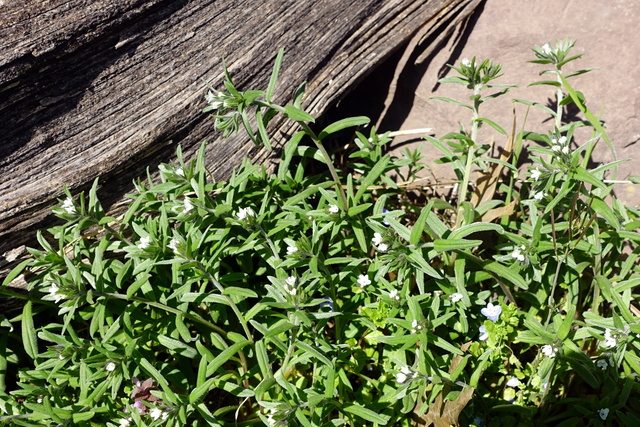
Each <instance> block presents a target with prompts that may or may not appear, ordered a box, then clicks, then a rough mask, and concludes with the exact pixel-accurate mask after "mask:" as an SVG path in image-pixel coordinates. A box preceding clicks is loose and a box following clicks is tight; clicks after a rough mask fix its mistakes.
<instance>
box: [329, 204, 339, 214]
mask: <svg viewBox="0 0 640 427" xmlns="http://www.w3.org/2000/svg"><path fill="white" fill-rule="evenodd" d="M338 212H340V208H338V206H337V205H329V213H332V214H337V213H338Z"/></svg>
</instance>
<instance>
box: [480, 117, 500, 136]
mask: <svg viewBox="0 0 640 427" xmlns="http://www.w3.org/2000/svg"><path fill="white" fill-rule="evenodd" d="M477 121H478V122H481V123H486V124H488V125H489V126H491V127H492V128H494V129H495V130H496V131H498V132H499V133H501V134H502V135H504V136H507V132H506V131H505V130H504V129H502V127H501V126H500V125H499V124H497V123H496V122H494V121H492V120H489V119H485V118H479V119H477Z"/></svg>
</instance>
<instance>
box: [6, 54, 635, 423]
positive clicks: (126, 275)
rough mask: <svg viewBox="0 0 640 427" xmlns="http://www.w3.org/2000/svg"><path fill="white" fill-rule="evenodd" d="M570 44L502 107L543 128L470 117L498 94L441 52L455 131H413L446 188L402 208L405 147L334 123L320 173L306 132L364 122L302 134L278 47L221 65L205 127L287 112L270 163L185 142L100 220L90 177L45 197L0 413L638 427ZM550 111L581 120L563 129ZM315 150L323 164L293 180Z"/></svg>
mask: <svg viewBox="0 0 640 427" xmlns="http://www.w3.org/2000/svg"><path fill="white" fill-rule="evenodd" d="M572 46H573V43H572V42H569V41H562V42H558V43H557V44H556V45H555V46H554V47H551V46H550V45H548V44H546V45H544V46H542V47H536V48H534V53H535V55H536V59H535V60H534V61H533V62H537V63H539V64H542V65H544V66H547V67H549V69H548V70H546V71H543V73H541V74H542V75H544V76H551V77H552V79H551V80H544V81H541V82H537V84H544V85H550V86H552V87H553V88H554V91H555V94H556V97H555V105H551V106H545V105H541V104H538V103H534V102H529V101H524V100H516V102H520V103H524V104H526V105H529V106H531V107H533V108H540V109H542V110H543V111H545V112H547V113H548V114H549V115H550V116H551V117H552V119H553V128H552V129H550V130H549V132H548V133H547V134H541V133H535V132H528V131H524V130H523V131H520V132H516V130H515V125H514V126H513V129H512V130H511V132H507V131H505V130H504V129H503V128H502V127H501V126H500V125H499V124H497V123H495V122H493V121H491V120H489V119H486V118H483V117H482V116H481V114H480V110H481V106H482V104H483V103H484V102H486V101H489V100H491V99H492V98H495V97H496V96H501V95H504V94H505V93H507V91H508V90H509V86H505V85H495V84H494V80H495V79H497V78H498V77H500V71H501V67H500V66H499V65H496V64H493V63H492V62H491V61H489V60H486V61H478V60H476V58H473V59H471V60H467V59H465V60H463V61H461V63H460V64H458V66H456V67H452V68H453V70H454V71H456V72H457V73H458V76H457V77H449V78H446V79H443V81H445V82H450V83H457V84H463V85H464V86H466V87H468V88H469V90H470V93H471V95H470V98H469V101H458V100H450V99H446V101H449V102H454V103H456V104H459V105H461V106H462V107H464V108H466V109H468V110H469V111H470V112H471V122H470V126H469V130H465V129H461V130H460V131H457V132H452V133H449V134H447V135H444V136H442V137H440V138H434V137H425V139H426V142H427V143H430V144H433V145H435V146H436V147H438V148H439V149H440V151H441V152H442V158H441V159H439V161H440V162H446V163H449V164H450V165H451V166H452V168H453V170H454V172H455V174H456V176H457V178H458V180H459V182H460V185H459V186H458V191H457V193H456V194H452V195H450V196H449V197H440V196H439V195H437V194H432V195H430V197H429V198H428V199H427V200H426V201H425V202H424V203H423V204H420V203H415V202H410V200H413V198H411V197H410V194H409V193H410V192H411V191H412V190H410V189H408V188H407V187H406V186H401V185H398V184H397V183H396V182H394V181H393V180H391V179H390V178H389V175H390V174H391V173H396V174H405V175H403V177H405V178H407V179H413V178H415V172H416V171H418V170H420V169H421V168H424V167H425V165H424V164H423V163H421V156H420V154H419V153H418V152H413V153H412V152H407V153H406V155H405V156H403V157H393V156H391V155H389V154H385V153H384V147H385V144H387V143H388V142H389V141H390V137H389V135H388V134H378V133H377V131H376V130H375V129H370V130H369V132H368V133H367V134H364V133H361V132H360V131H355V140H354V143H355V145H356V146H357V151H355V152H353V153H352V154H351V157H350V161H351V163H349V164H344V165H340V167H337V166H336V165H334V164H333V163H332V161H331V158H330V155H329V153H328V152H327V150H326V149H325V144H326V141H327V138H329V137H332V136H334V135H336V134H337V133H338V132H341V131H344V130H345V129H348V128H352V127H356V126H365V125H366V124H367V123H368V119H366V118H364V117H355V118H349V119H345V120H341V121H338V122H336V123H333V124H330V125H328V126H326V127H324V128H323V129H321V130H319V128H317V126H314V121H315V120H314V118H313V117H312V116H311V115H310V114H309V113H307V112H305V111H304V109H303V108H302V103H301V100H302V94H303V89H304V87H303V86H302V87H301V88H300V89H299V90H298V91H297V92H296V94H295V96H294V100H293V103H292V104H288V105H285V106H281V105H278V104H276V103H274V102H273V99H272V96H273V93H274V91H275V88H276V84H277V77H278V70H279V68H280V64H281V62H282V52H280V53H279V54H278V56H277V58H276V65H275V68H274V72H273V74H272V78H271V81H270V83H269V85H268V89H267V90H266V91H246V92H241V91H239V90H238V89H237V88H236V87H235V86H234V84H233V82H232V79H231V76H230V75H229V74H228V73H227V72H226V71H225V76H226V78H225V83H224V85H225V89H224V91H217V90H215V89H213V88H211V89H210V90H208V92H207V96H206V99H207V102H208V105H209V106H208V107H207V109H206V111H209V112H211V113H212V114H213V116H214V119H215V127H216V128H217V129H219V130H222V131H224V132H225V134H230V133H232V132H236V131H238V130H239V128H243V129H244V130H246V131H247V133H248V134H249V136H250V138H251V139H252V140H253V141H254V142H255V143H256V144H264V145H265V146H267V147H270V135H269V127H268V124H269V121H270V120H271V119H273V118H274V117H276V116H284V117H285V118H287V119H289V120H292V121H294V122H296V123H297V124H298V125H299V129H300V130H299V131H298V132H297V133H295V134H294V135H293V136H291V138H290V139H289V140H288V141H287V142H286V144H285V145H284V147H283V148H282V151H281V157H282V158H281V161H280V163H279V165H278V168H277V170H276V171H275V172H274V173H272V174H271V173H267V172H266V171H265V169H264V168H263V167H261V166H259V165H252V164H251V163H250V162H249V161H244V162H243V164H242V165H241V166H240V167H239V168H238V169H237V170H236V171H235V172H234V173H233V175H232V176H231V178H230V179H229V180H228V182H214V181H212V180H211V179H210V177H209V176H210V175H209V174H208V172H207V169H206V164H205V160H204V159H205V156H204V151H205V146H204V144H203V146H202V149H201V150H200V152H199V155H198V156H197V159H194V160H190V161H186V160H185V159H183V157H182V154H181V152H180V150H179V149H178V152H177V161H176V162H175V163H173V164H163V165H161V166H160V167H159V179H153V178H152V177H151V176H149V177H148V178H147V179H146V180H145V181H142V180H140V181H138V182H137V183H136V192H135V194H132V195H131V203H130V205H129V208H128V210H127V212H126V213H125V214H124V215H123V216H122V217H119V218H113V217H109V216H106V214H105V212H104V210H103V208H102V207H101V205H100V202H99V200H98V198H97V196H96V194H97V187H98V185H97V182H96V183H95V184H94V186H93V187H92V188H91V190H90V191H89V194H88V197H85V196H84V195H82V194H81V195H79V196H73V195H72V194H70V193H69V192H68V191H67V198H66V199H65V200H63V201H61V202H62V203H61V206H60V207H57V208H55V209H54V212H55V213H56V214H57V215H58V217H60V218H61V219H63V220H64V221H65V222H64V224H62V225H59V226H56V227H53V228H51V229H50V230H49V233H50V234H51V236H52V237H53V239H54V240H55V241H56V243H50V241H52V239H45V237H44V236H43V235H42V234H38V240H39V242H40V245H41V248H40V249H31V254H32V259H30V260H28V261H25V262H23V263H22V264H20V265H18V266H17V267H16V268H15V269H14V270H13V271H12V272H11V274H10V275H9V276H8V277H7V278H6V279H5V280H4V283H3V287H2V288H0V290H1V291H2V292H8V291H7V290H6V289H7V288H6V285H7V284H9V283H10V282H11V281H12V280H13V279H15V278H16V277H18V276H19V275H20V274H22V273H25V272H26V271H28V272H29V273H30V275H31V276H32V277H33V278H31V279H30V281H29V290H30V294H29V296H28V297H26V301H25V304H24V309H23V310H22V312H21V313H19V314H17V315H15V316H13V317H11V316H10V315H8V314H7V315H0V326H1V327H0V340H1V341H2V345H1V346H0V408H2V415H0V424H1V425H17V426H32V425H96V426H97V425H107V426H127V425H168V426H187V425H188V426H215V425H269V426H285V425H301V426H339V425H348V426H362V425H396V426H410V425H423V424H424V425H430V424H435V425H437V426H444V425H447V426H448V425H452V424H453V425H458V424H459V425H490V426H501V425H502V426H507V425H509V426H510V425H534V424H540V423H543V424H545V425H547V424H548V425H640V407H639V406H640V405H639V403H638V402H639V401H638V396H640V393H638V392H639V384H638V381H637V375H638V374H639V373H640V307H638V303H637V298H638V293H637V286H638V285H640V274H639V273H640V267H639V264H638V255H639V254H640V246H639V245H638V243H639V242H640V234H639V233H638V229H639V227H640V213H639V212H638V210H637V209H634V208H631V207H628V206H625V205H624V204H623V203H622V202H620V201H619V200H618V199H617V198H616V197H615V195H614V194H613V193H612V185H611V184H610V183H609V182H608V181H607V180H606V179H605V173H606V172H607V171H611V170H614V169H615V167H616V166H617V165H618V164H619V163H620V161H615V162H613V163H609V164H602V165H598V166H597V167H595V168H589V165H590V164H591V163H590V161H591V153H592V151H593V148H594V147H595V145H596V144H597V143H598V141H600V140H601V139H604V141H605V142H607V143H610V141H609V140H608V137H607V136H606V132H605V130H604V129H603V127H602V125H601V124H600V122H599V121H598V120H597V119H596V118H595V117H594V116H593V114H592V113H591V112H590V111H589V110H588V109H587V108H586V107H585V102H584V96H583V95H582V94H581V93H579V92H577V91H576V90H574V89H573V87H572V86H571V85H570V84H569V82H568V79H570V78H571V77H572V76H575V75H578V74H581V73H583V72H586V71H588V70H581V71H578V72H573V73H565V71H564V67H565V66H566V65H567V64H568V63H570V62H572V61H573V60H575V59H577V58H578V57H577V56H573V57H572V56H570V55H569V52H570V50H571V47H572ZM487 92H489V93H487ZM570 103H573V104H575V106H577V107H578V108H580V109H581V110H582V111H583V113H584V114H585V116H586V117H587V120H585V121H579V122H571V123H566V122H565V121H564V116H563V113H564V107H565V106H566V105H568V104H570ZM485 125H487V126H490V127H491V128H493V129H495V130H496V131H497V132H499V134H501V135H503V136H504V139H505V140H506V146H505V148H504V150H503V151H502V154H501V156H500V157H498V158H491V157H488V156H487V155H486V154H487V153H488V152H489V148H490V147H489V146H488V145H487V144H482V143H481V142H480V141H482V139H483V138H482V137H481V135H482V133H483V126H485ZM579 128H584V129H588V128H591V129H592V130H593V133H592V137H591V138H590V139H588V140H586V141H583V140H581V139H579V137H578V136H576V130H578V129H579ZM580 133H584V132H580ZM527 140H528V141H530V143H529V144H528V145H529V148H525V144H524V141H527ZM525 154H528V156H529V157H530V159H531V160H532V161H533V163H534V165H533V166H532V167H530V168H529V169H528V171H527V172H526V173H524V177H523V176H522V175H523V174H522V173H521V172H519V169H518V166H520V162H521V159H522V158H523V157H524V155H525ZM318 161H319V162H321V163H322V164H323V165H324V168H325V170H326V171H327V173H320V174H310V173H308V170H309V167H308V166H309V164H310V163H312V162H315V163H317V162H318ZM407 170H408V171H409V172H408V173H407V172H406V171H407ZM476 173H477V179H476V180H475V185H471V183H472V182H474V179H473V178H474V175H475V174H476ZM633 179H635V178H633Z"/></svg>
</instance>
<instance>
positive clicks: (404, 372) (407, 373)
mask: <svg viewBox="0 0 640 427" xmlns="http://www.w3.org/2000/svg"><path fill="white" fill-rule="evenodd" d="M416 376H417V374H416V373H415V372H413V371H412V370H411V368H409V367H408V366H403V367H402V368H400V372H398V374H397V375H396V381H397V382H398V383H399V384H404V383H406V382H407V380H411V379H414V378H415V377H416Z"/></svg>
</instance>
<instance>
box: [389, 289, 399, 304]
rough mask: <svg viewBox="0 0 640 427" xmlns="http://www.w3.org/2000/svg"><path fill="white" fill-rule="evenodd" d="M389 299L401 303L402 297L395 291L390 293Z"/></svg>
mask: <svg viewBox="0 0 640 427" xmlns="http://www.w3.org/2000/svg"><path fill="white" fill-rule="evenodd" d="M389 298H391V299H392V300H396V301H400V295H398V290H397V289H394V290H392V291H391V292H389Z"/></svg>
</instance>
